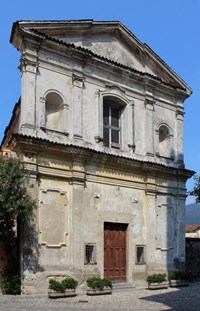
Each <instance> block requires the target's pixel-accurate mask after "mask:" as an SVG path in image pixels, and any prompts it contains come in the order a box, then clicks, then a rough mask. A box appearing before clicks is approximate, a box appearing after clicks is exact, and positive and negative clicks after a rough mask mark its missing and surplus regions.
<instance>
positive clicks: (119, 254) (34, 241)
mask: <svg viewBox="0 0 200 311" xmlns="http://www.w3.org/2000/svg"><path fill="white" fill-rule="evenodd" d="M11 43H12V44H13V45H14V46H15V47H16V48H17V49H18V50H19V51H20V53H21V59H20V67H19V68H20V71H21V99H20V101H19V103H18V104H17V105H16V107H15V109H14V113H13V117H12V119H11V121H10V124H9V126H8V128H7V130H6V132H5V136H4V139H3V145H4V146H9V147H10V148H11V149H12V150H13V151H15V152H16V153H17V155H18V157H19V158H20V159H21V160H22V161H24V162H25V163H26V165H27V169H28V170H29V171H30V172H31V178H32V183H33V184H34V188H33V189H32V190H31V191H32V195H33V197H34V198H35V199H36V201H37V209H36V211H35V214H34V220H33V221H32V223H31V224H29V225H28V224H27V225H26V226H25V227H24V228H22V232H23V234H22V236H23V238H22V241H21V271H22V280H23V292H24V293H27V294H28V293H44V292H46V291H47V287H48V280H49V278H51V277H58V278H60V277H62V276H74V277H75V278H77V279H78V281H79V284H80V287H81V286H84V285H83V284H85V283H84V282H85V280H86V278H87V277H88V276H91V275H100V276H101V277H103V276H107V277H110V278H111V279H112V280H113V281H114V282H120V281H121V282H122V281H123V282H130V283H132V284H133V286H140V285H144V284H145V282H146V275H147V274H150V273H153V272H167V271H169V270H173V269H174V265H175V264H176V265H177V263H178V265H179V267H182V266H183V265H184V262H185V242H184V241H185V228H184V213H185V197H186V189H185V183H186V180H187V179H188V178H189V177H191V176H192V174H193V172H191V171H189V170H186V169H185V168H184V160H183V117H184V106H183V103H184V100H185V99H186V98H187V97H188V96H190V94H191V89H190V88H189V87H188V86H187V84H186V83H185V82H184V81H183V80H182V79H181V78H180V77H179V76H178V75H176V74H175V73H174V72H173V71H172V70H171V69H170V68H169V67H168V66H167V65H166V64H165V63H164V62H163V61H162V60H161V59H160V58H159V57H158V56H157V55H156V54H155V53H154V52H153V51H152V50H151V49H150V48H149V47H148V46H147V45H145V44H142V43H141V42H140V41H139V40H138V39H137V38H136V37H135V36H134V35H133V34H132V33H131V32H130V31H129V30H128V29H127V28H126V27H125V26H124V25H122V24H121V23H120V22H95V21H92V20H89V21H20V22H16V23H14V25H13V29H12V34H11ZM106 237H107V238H106ZM121 237H123V238H122V240H123V242H122V240H120V239H121ZM114 241H115V242H114ZM120 241H121V242H120ZM120 243H121V244H120Z"/></svg>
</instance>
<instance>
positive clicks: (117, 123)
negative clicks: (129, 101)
mask: <svg viewBox="0 0 200 311" xmlns="http://www.w3.org/2000/svg"><path fill="white" fill-rule="evenodd" d="M122 110H123V103H121V102H120V101H119V99H115V98H114V97H105V98H104V100H103V145H104V146H105V147H110V148H117V149H119V148H120V147H121V137H122V133H121V128H122V125H121V114H122Z"/></svg>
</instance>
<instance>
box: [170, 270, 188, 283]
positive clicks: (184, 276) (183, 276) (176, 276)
mask: <svg viewBox="0 0 200 311" xmlns="http://www.w3.org/2000/svg"><path fill="white" fill-rule="evenodd" d="M169 279H170V280H185V281H186V280H189V275H188V273H187V272H185V271H173V272H171V273H170V274H169Z"/></svg>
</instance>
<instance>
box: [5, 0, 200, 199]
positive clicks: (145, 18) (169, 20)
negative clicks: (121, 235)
mask: <svg viewBox="0 0 200 311" xmlns="http://www.w3.org/2000/svg"><path fill="white" fill-rule="evenodd" d="M35 19H36V20H38V19H39V20H52V19H54V20H60V19H61V20H69V19H94V20H120V21H121V22H122V23H123V24H124V25H125V26H126V27H128V28H129V29H130V30H131V31H132V32H133V33H134V35H135V36H136V37H138V39H139V40H140V41H142V42H145V43H147V44H148V45H149V46H150V47H151V48H152V49H153V50H154V51H155V52H156V53H157V54H158V55H159V56H160V57H161V58H162V59H163V60H164V61H165V62H166V63H167V64H168V65H169V66H170V67H171V68H172V69H173V70H174V71H175V72H176V73H177V74H178V75H179V76H180V77H181V78H182V79H183V80H184V81H185V82H186V83H187V84H188V85H189V86H190V87H191V88H192V89H193V95H192V96H191V97H190V98H189V99H188V100H186V102H185V112H186V114H185V123H184V152H185V164H186V168H188V169H191V170H194V171H196V172H197V173H198V174H200V160H199V150H200V139H199V133H200V118H199V114H200V102H199V101H200V52H199V50H200V0H123V1H121V0H100V1H99V0H98V1H96V0H75V1H72V0H57V1H55V0H34V1H32V0H29V1H27V0H26V1H25V0H7V1H2V3H1V4H0V68H1V83H0V87H1V97H0V99H1V100H0V140H2V138H3V133H4V130H5V128H6V126H7V125H8V122H9V120H10V117H11V113H12V110H13V107H14V104H15V103H16V102H17V101H18V99H19V96H20V72H19V71H18V69H17V67H18V66H19V53H18V52H17V50H16V49H15V48H14V47H13V46H12V45H11V44H10V43H9V38H10V33H11V28H12V24H13V22H15V21H16V20H35ZM192 186H193V180H192V179H191V180H190V181H189V182H188V183H187V188H188V190H189V189H191V187H192ZM193 201H194V198H192V197H189V198H188V199H187V203H191V202H193Z"/></svg>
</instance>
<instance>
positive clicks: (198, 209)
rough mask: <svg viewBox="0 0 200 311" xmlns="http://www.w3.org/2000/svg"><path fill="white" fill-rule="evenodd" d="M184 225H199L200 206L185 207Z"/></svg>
mask: <svg viewBox="0 0 200 311" xmlns="http://www.w3.org/2000/svg"><path fill="white" fill-rule="evenodd" d="M185 223H186V224H188V225H189V224H200V204H196V203H192V204H188V205H186V215H185Z"/></svg>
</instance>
